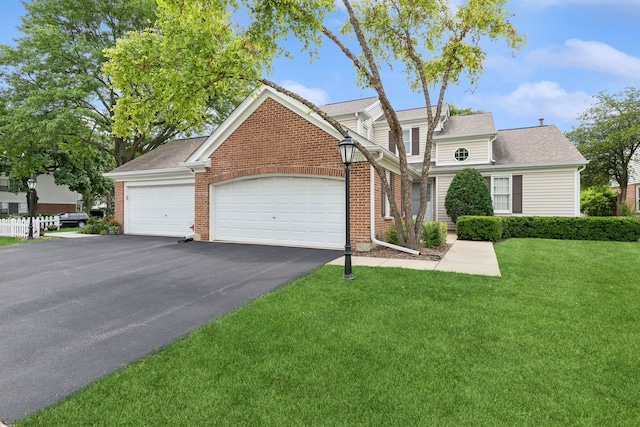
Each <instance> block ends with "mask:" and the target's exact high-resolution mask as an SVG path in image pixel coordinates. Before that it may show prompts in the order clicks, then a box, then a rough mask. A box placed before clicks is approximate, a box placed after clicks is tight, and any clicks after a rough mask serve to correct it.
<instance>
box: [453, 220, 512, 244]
mask: <svg viewBox="0 0 640 427" xmlns="http://www.w3.org/2000/svg"><path fill="white" fill-rule="evenodd" d="M504 218H505V217H497V216H468V215H465V216H461V217H460V218H458V222H457V223H456V234H457V235H458V238H459V239H461V240H482V241H489V242H497V241H498V240H500V239H501V238H502V224H503V223H502V220H503V219H504Z"/></svg>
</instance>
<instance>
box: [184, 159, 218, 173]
mask: <svg viewBox="0 0 640 427" xmlns="http://www.w3.org/2000/svg"><path fill="white" fill-rule="evenodd" d="M180 166H181V167H183V168H186V169H189V170H191V172H192V173H202V172H206V170H207V169H209V168H211V158H207V159H205V160H196V161H191V162H182V163H180Z"/></svg>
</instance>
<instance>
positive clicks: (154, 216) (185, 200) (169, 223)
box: [124, 184, 195, 237]
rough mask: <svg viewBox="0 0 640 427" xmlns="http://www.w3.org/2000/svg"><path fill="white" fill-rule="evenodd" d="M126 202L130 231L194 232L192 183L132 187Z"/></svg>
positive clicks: (180, 234) (154, 233) (173, 234)
mask: <svg viewBox="0 0 640 427" xmlns="http://www.w3.org/2000/svg"><path fill="white" fill-rule="evenodd" d="M124 202H125V223H124V226H125V230H126V233H127V234H143V235H150V236H171V237H184V236H185V235H186V234H188V233H190V232H191V228H190V227H191V225H192V224H193V221H194V206H195V201H194V188H193V184H172V185H166V184H165V185H137V186H129V187H127V188H126V191H125V201H124Z"/></svg>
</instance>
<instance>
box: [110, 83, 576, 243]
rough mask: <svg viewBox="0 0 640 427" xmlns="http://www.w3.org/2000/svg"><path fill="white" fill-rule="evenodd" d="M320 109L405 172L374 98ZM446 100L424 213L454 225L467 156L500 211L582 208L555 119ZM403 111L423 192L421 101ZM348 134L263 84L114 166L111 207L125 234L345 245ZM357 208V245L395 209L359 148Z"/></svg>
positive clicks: (570, 150)
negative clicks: (498, 120) (534, 122)
mask: <svg viewBox="0 0 640 427" xmlns="http://www.w3.org/2000/svg"><path fill="white" fill-rule="evenodd" d="M321 108H322V109H323V111H325V112H326V113H327V114H328V115H330V116H331V117H333V118H335V119H336V120H338V121H340V122H341V123H342V124H343V125H344V126H346V127H348V128H349V129H350V130H351V132H350V133H351V136H352V137H353V138H354V139H355V140H357V141H358V142H360V144H362V145H363V146H364V147H365V148H366V150H367V151H368V152H369V153H371V155H372V156H373V157H374V158H376V159H377V160H378V162H379V164H380V165H381V166H382V167H383V168H384V169H385V170H386V173H387V175H388V177H389V180H390V182H391V183H392V185H395V183H396V182H399V181H398V176H397V175H398V173H399V159H398V157H397V155H396V146H395V143H394V141H393V139H392V138H390V133H389V126H388V125H387V123H386V121H385V119H384V117H383V115H382V109H381V106H380V102H379V101H378V99H377V98H366V99H361V100H356V101H349V102H341V103H336V104H330V105H326V106H324V107H321ZM444 110H445V111H444V112H443V114H442V117H441V120H440V124H439V126H438V130H437V131H436V133H435V135H434V145H433V149H432V165H431V172H430V177H429V186H428V191H429V194H428V212H427V218H426V219H428V220H440V221H448V222H449V223H450V226H453V224H452V223H451V222H450V219H449V218H448V217H447V214H446V211H445V208H444V198H445V195H446V192H447V189H448V187H449V184H450V182H451V180H452V179H453V177H454V175H455V174H456V173H457V172H458V171H459V170H461V169H463V168H465V167H474V168H477V169H479V170H480V171H481V172H482V174H483V175H484V176H485V177H486V179H487V182H488V183H490V186H491V193H492V197H493V201H494V205H495V211H496V214H499V215H561V216H577V215H579V213H580V212H579V193H580V171H581V170H582V169H583V168H584V166H585V164H586V163H587V162H586V160H585V159H584V158H583V157H582V155H581V154H580V153H579V152H578V151H577V150H576V149H575V148H574V147H573V146H572V145H571V143H570V142H569V141H568V140H567V139H566V138H565V137H564V136H563V135H562V133H561V132H560V131H559V130H558V129H557V128H556V127H554V126H542V125H541V126H535V127H532V128H524V129H510V130H501V131H497V130H496V129H495V125H494V122H493V118H492V115H491V114H490V113H482V114H475V115H469V116H450V114H449V109H448V107H446V108H445V109H444ZM398 114H399V118H400V120H401V122H402V124H403V127H405V136H406V138H405V140H406V141H410V143H407V144H406V150H407V154H408V161H409V163H410V168H409V169H410V176H411V178H412V180H414V182H416V184H414V197H417V195H418V194H417V193H418V191H417V190H418V184H417V181H418V180H419V179H420V168H421V163H422V156H423V153H424V149H425V140H424V137H423V136H424V135H426V126H427V121H426V109H425V108H418V109H412V110H406V111H400V112H399V113H398ZM342 139H343V135H340V133H339V132H338V131H336V130H335V129H334V128H333V127H332V126H330V125H329V124H328V123H327V122H326V121H325V120H323V119H322V118H321V117H320V116H319V115H317V114H316V113H313V112H311V111H310V110H309V109H308V108H307V107H305V106H304V105H303V104H301V103H299V102H298V101H296V100H294V99H292V98H290V97H288V96H286V95H283V94H281V93H278V92H277V91H275V90H273V89H271V88H268V87H262V88H260V89H258V90H256V91H255V93H254V94H252V95H251V96H249V97H248V98H246V99H245V100H244V101H243V102H242V103H241V104H240V105H239V106H238V108H237V109H236V110H235V111H234V112H233V113H232V114H231V115H230V116H229V117H228V118H227V119H226V120H225V121H224V122H223V123H222V124H221V125H220V126H219V127H218V128H216V130H215V131H214V132H213V133H212V134H211V135H210V136H209V137H206V138H190V139H183V140H177V141H174V142H171V143H169V144H167V145H165V146H163V147H161V148H159V149H156V150H154V151H152V152H150V153H147V154H145V155H143V156H141V157H139V158H137V159H135V160H133V161H131V162H129V163H127V164H125V165H123V166H120V167H119V168H117V169H115V170H113V171H111V172H109V173H107V174H106V176H108V177H110V178H111V179H113V180H114V181H115V189H116V199H115V214H116V218H117V219H118V220H119V221H120V222H121V223H122V224H123V225H124V232H125V233H129V234H150V235H164V236H184V235H185V234H187V233H189V232H190V227H191V226H193V231H194V233H195V238H196V239H197V240H204V241H230V242H243V243H259V244H271V245H290V246H307V247H320V248H334V249H339V248H342V247H344V243H345V242H344V236H345V219H344V217H345V185H344V165H343V164H342V162H341V159H340V154H339V152H338V147H337V145H338V143H339V142H340V141H341V140H342ZM397 193H399V192H397ZM396 197H397V198H398V199H399V195H396ZM350 208H351V240H352V241H351V244H352V246H353V247H354V248H357V249H364V250H366V249H368V248H370V247H372V245H375V244H378V243H380V242H379V239H380V238H381V236H382V235H383V233H384V231H385V230H386V229H387V228H388V227H389V225H390V224H391V222H392V219H391V218H390V216H389V206H388V201H387V200H386V197H385V196H384V195H383V193H382V188H381V184H380V179H379V178H378V176H377V174H376V172H375V171H374V169H373V167H372V166H371V165H370V164H369V163H368V162H367V161H366V160H365V159H364V156H362V155H361V154H359V156H358V157H357V158H356V161H355V162H354V163H353V164H352V165H351V197H350Z"/></svg>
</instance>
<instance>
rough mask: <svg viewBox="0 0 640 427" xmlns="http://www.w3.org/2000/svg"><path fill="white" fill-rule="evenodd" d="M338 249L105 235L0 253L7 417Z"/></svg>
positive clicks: (0, 406) (0, 364)
mask: <svg viewBox="0 0 640 427" xmlns="http://www.w3.org/2000/svg"><path fill="white" fill-rule="evenodd" d="M340 255H341V253H340V252H337V251H327V250H320V249H300V248H287V247H275V246H254V245H236V244H222V243H220V244H218V243H203V242H189V243H177V242H176V239H175V238H159V237H139V236H101V237H92V238H85V239H60V240H55V241H38V242H33V243H27V244H22V245H16V246H9V247H2V248H0V419H3V420H4V421H6V422H12V421H15V420H16V419H18V418H21V417H23V416H24V415H26V414H29V413H31V412H34V411H35V410H37V409H39V408H42V407H44V406H46V405H48V404H50V403H53V402H55V401H57V400H59V399H61V398H62V397H64V396H66V395H68V394H70V393H71V392H73V391H75V390H77V389H79V388H81V387H82V386H84V385H86V384H88V383H90V382H92V381H93V380H95V379H97V378H98V377H100V376H102V375H104V374H106V373H108V372H111V371H113V370H115V369H117V368H118V367H121V366H123V365H126V364H127V363H129V362H131V361H133V360H135V359H138V358H140V357H142V356H144V355H146V354H148V353H150V352H152V351H153V350H155V349H157V348H159V347H162V346H164V345H166V344H168V343H170V342H172V341H173V340H175V339H176V338H177V337H180V336H182V335H185V334H187V333H188V332H189V331H191V330H193V329H195V328H197V327H198V326H200V325H202V324H204V323H206V322H208V321H209V320H211V319H213V318H215V317H218V316H220V315H222V314H224V313H227V312H228V311H230V310H233V309H235V308H237V307H239V306H241V305H243V304H245V303H247V302H249V301H251V300H252V299H254V298H256V297H258V296H259V295H261V294H263V293H265V292H268V291H270V290H272V289H274V288H276V287H278V286H280V285H282V284H284V283H287V282H289V281H291V280H293V279H295V278H297V277H300V276H303V275H305V274H307V273H309V272H311V271H313V270H314V269H316V268H318V267H319V266H321V265H323V264H325V263H326V262H328V261H330V260H332V259H335V258H337V257H339V256H340Z"/></svg>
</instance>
